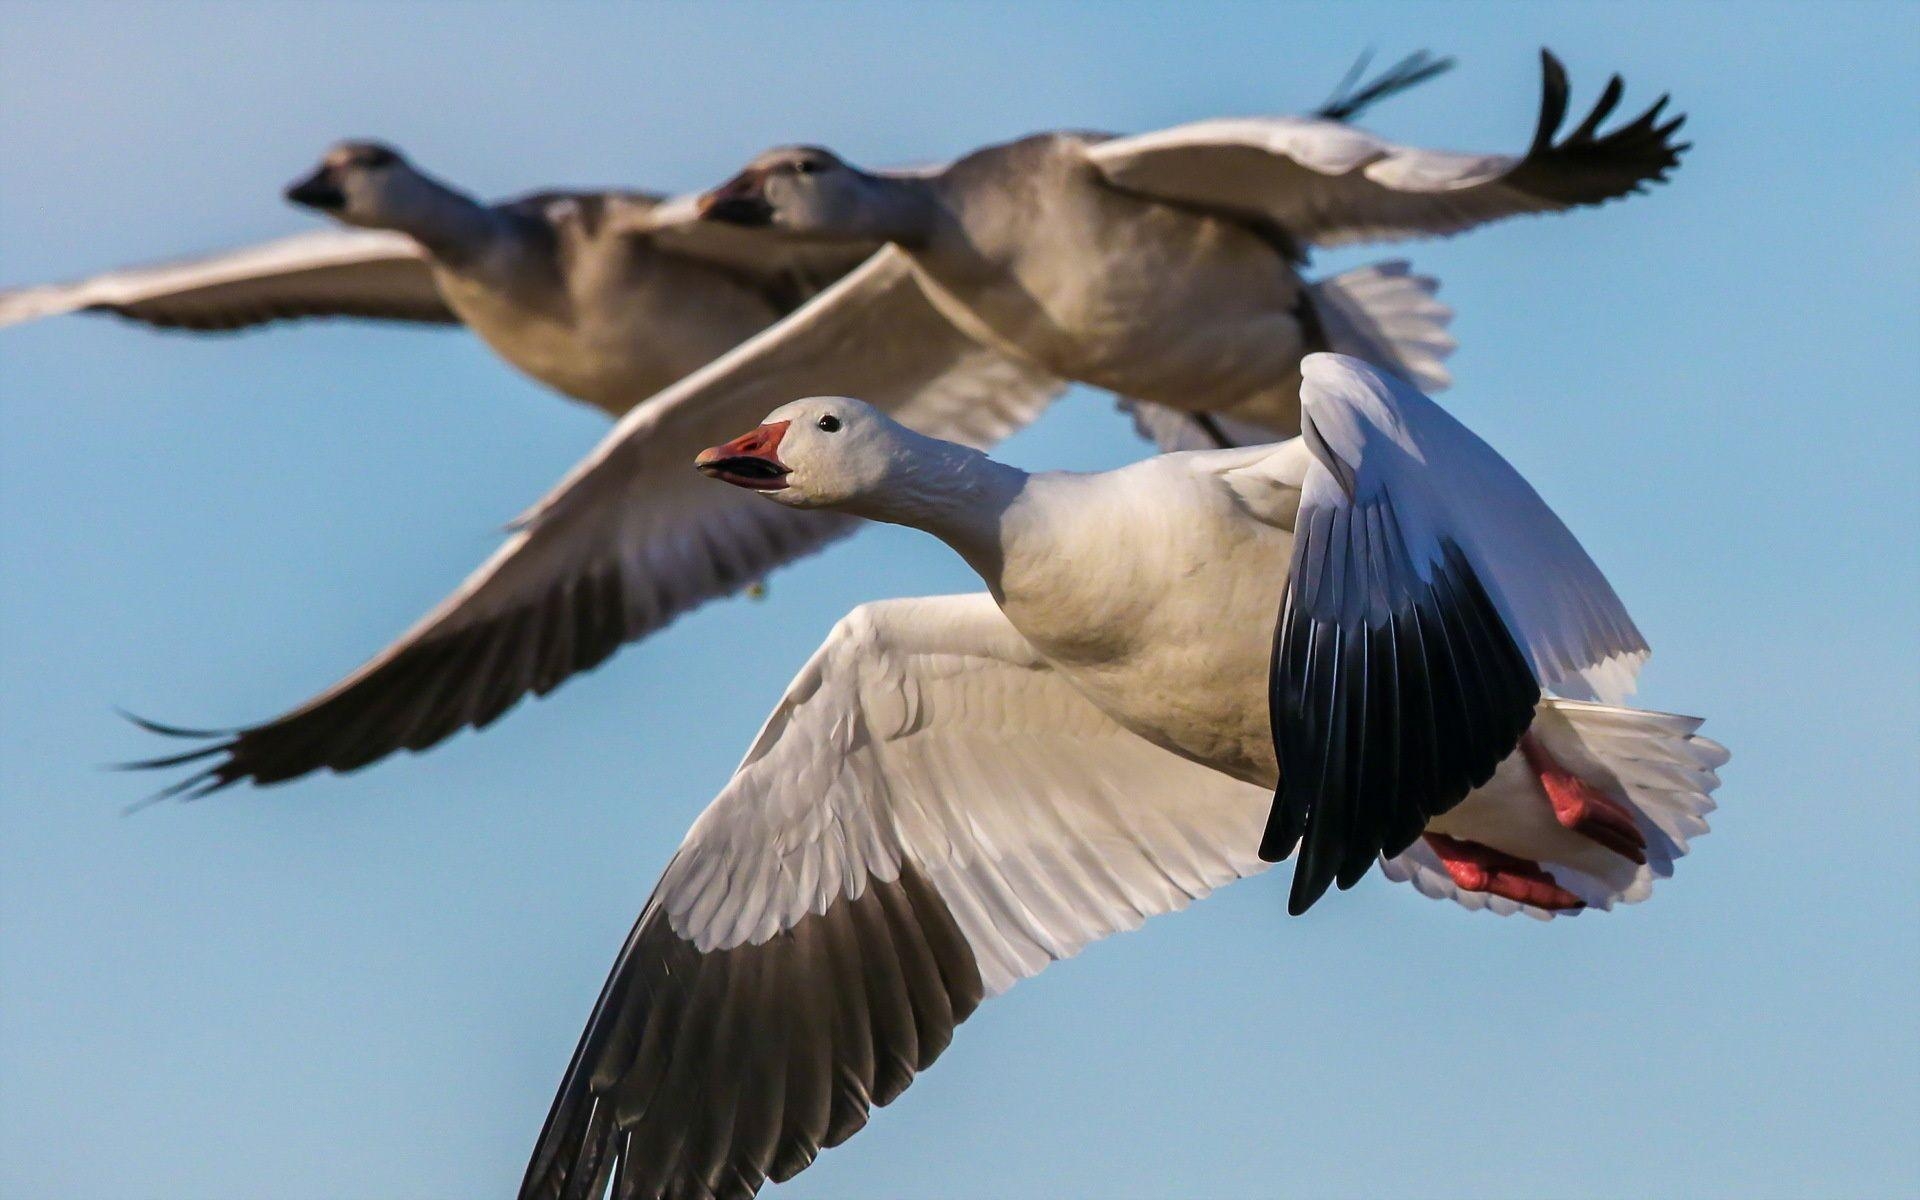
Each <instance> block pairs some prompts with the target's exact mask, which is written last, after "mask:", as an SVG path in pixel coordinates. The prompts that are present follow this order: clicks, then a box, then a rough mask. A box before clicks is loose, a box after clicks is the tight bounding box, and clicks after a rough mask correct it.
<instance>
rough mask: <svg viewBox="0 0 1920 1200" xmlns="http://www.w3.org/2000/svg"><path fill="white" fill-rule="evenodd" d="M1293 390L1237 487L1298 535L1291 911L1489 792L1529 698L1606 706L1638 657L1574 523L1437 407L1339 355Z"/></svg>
mask: <svg viewBox="0 0 1920 1200" xmlns="http://www.w3.org/2000/svg"><path fill="white" fill-rule="evenodd" d="M1303 378H1304V383H1303V384H1302V387H1301V408H1302V424H1303V433H1302V436H1301V437H1300V438H1299V439H1297V440H1296V441H1293V442H1289V443H1285V444H1284V445H1282V446H1281V447H1278V448H1276V450H1275V451H1274V453H1273V454H1271V455H1269V456H1268V457H1267V458H1266V459H1265V460H1263V461H1261V462H1258V463H1255V464H1252V465H1250V466H1248V467H1245V468H1242V470H1243V471H1244V472H1245V473H1246V474H1247V475H1248V476H1249V477H1250V478H1249V479H1248V480H1247V481H1242V482H1241V483H1240V485H1239V486H1240V490H1241V491H1242V493H1243V494H1244V495H1248V496H1250V497H1253V498H1255V502H1256V503H1264V504H1265V505H1266V506H1267V507H1268V509H1269V510H1270V514H1271V516H1272V518H1273V519H1275V520H1276V521H1278V522H1280V523H1283V524H1286V525H1289V526H1290V527H1291V528H1292V529H1293V532H1294V544H1293V563H1292V569H1291V573H1290V575H1289V578H1288V581H1287V589H1286V596H1285V600H1284V603H1283V604H1282V606H1281V611H1280V617H1279V621H1278V625H1277V628H1276V630H1275V633H1274V640H1273V659H1272V664H1271V673H1270V677H1269V678H1270V688H1271V695H1270V698H1269V705H1270V712H1271V719H1272V721H1273V735H1274V745H1275V748H1276V751H1277V753H1278V756H1279V761H1280V786H1279V789H1278V791H1277V793H1276V795H1275V797H1274V805H1273V811H1272V814H1271V817H1270V820H1269V822H1268V825H1267V831H1266V835H1265V838H1264V839H1263V841H1262V844H1261V854H1262V855H1263V856H1264V857H1266V858H1268V859H1279V858H1283V857H1285V856H1286V855H1287V854H1289V853H1291V852H1292V851H1293V849H1294V847H1295V845H1296V843H1298V844H1299V845H1300V862H1299V865H1298V867H1297V869H1296V870H1295V873H1294V885H1293V895H1292V898H1291V901H1290V908H1291V909H1292V911H1294V912H1302V911H1305V909H1306V908H1307V907H1308V906H1310V905H1311V904H1312V903H1313V902H1314V900H1316V899H1318V897H1319V896H1320V895H1321V894H1322V893H1324V892H1325V890H1326V888H1327V886H1328V885H1329V884H1330V883H1333V882H1338V883H1339V885H1340V886H1341V887H1343V888H1344V887H1351V886H1352V885H1353V884H1354V883H1355V882H1357V881H1358V880H1359V878H1360V877H1361V876H1362V875H1364V874H1365V873H1366V870H1367V866H1368V865H1369V864H1370V863H1371V862H1372V861H1373V859H1374V857H1375V855H1377V854H1382V853H1384V854H1385V855H1387V856H1388V857H1392V856H1394V855H1396V854H1399V853H1400V852H1401V851H1402V850H1404V849H1406V847H1407V846H1408V845H1409V844H1411V843H1412V841H1413V839H1414V838H1416V837H1417V836H1419V833H1420V831H1421V829H1422V828H1423V827H1424V826H1425V825H1426V823H1427V821H1428V820H1429V819H1430V818H1432V817H1434V816H1437V815H1438V814H1440V813H1442V812H1445V811H1447V810H1448V809H1449V808H1451V807H1453V805H1455V804H1457V803H1459V801H1460V800H1461V799H1462V798H1463V797H1465V795H1466V794H1467V792H1468V791H1469V790H1471V789H1472V788H1475V787H1478V786H1480V785H1481V784H1483V783H1485V782H1486V781H1487V779H1488V778H1489V777H1490V776H1491V775H1492V773H1493V771H1494V768H1495V767H1497V766H1498V765H1499V763H1500V762H1501V760H1503V759H1505V758H1506V757H1507V756H1508V755H1509V754H1510V753H1511V752H1512V751H1513V748H1514V747H1515V745H1517V744H1518V742H1519V739H1520V735H1521V734H1522V733H1524V732H1526V729H1527V726H1528V723H1529V722H1530V721H1531V720H1532V716H1533V711H1534V707H1535V705H1536V704H1537V703H1538V702H1539V699H1540V695H1541V689H1542V688H1543V687H1549V688H1553V689H1555V690H1557V691H1559V692H1561V693H1563V694H1571V695H1573V696H1575V697H1576V698H1590V697H1597V698H1602V699H1605V700H1607V701H1608V702H1614V701H1617V700H1618V699H1619V698H1620V697H1622V696H1623V695H1624V694H1626V693H1627V692H1629V691H1631V690H1632V683H1633V676H1634V673H1635V672H1636V671H1637V670H1638V668H1639V665H1640V663H1641V662H1642V661H1643V660H1644V659H1645V657H1646V654H1647V646H1646V642H1645V640H1644V639H1642V638H1641V636H1640V633H1639V631H1638V630H1637V629H1636V628H1635V627H1634V624H1633V621H1632V619H1631V618H1630V617H1628V615H1627V612H1626V609H1625V607H1624V606H1623V605H1622V604H1621V603H1620V599H1619V597H1618V596H1616V595H1615V594H1614V591H1613V588H1612V587H1611V585H1609V584H1608V583H1607V581H1606V578H1605V576H1603V575H1602V574H1601V573H1600V569H1599V568H1598V567H1597V566H1595V565H1594V563H1593V560H1592V559H1590V558H1589V557H1587V554H1586V551H1585V550H1584V549H1582V548H1581V546H1580V544H1579V542H1577V541H1576V540H1574V537H1573V535H1572V534H1571V533H1570V532H1568V530H1567V528H1566V526H1565V525H1563V524H1562V523H1561V522H1560V519H1559V518H1558V517H1556V516H1555V515H1554V514H1553V512H1552V510H1551V509H1549V508H1548V507H1547V505H1546V503H1545V501H1543V500H1541V498H1540V496H1539V494H1538V493H1536V492H1535V491H1534V490H1533V488H1532V487H1531V486H1529V485H1528V484H1527V482H1526V481H1525V480H1524V479H1522V478H1521V477H1520V475H1519V473H1518V472H1516V471H1515V470H1514V469H1513V468H1512V467H1511V466H1509V465H1508V464H1507V462H1506V460H1505V459H1503V458H1501V457H1500V456H1499V454H1497V453H1495V452H1494V450H1493V449H1492V448H1491V447H1489V446H1488V445H1487V444H1486V443H1485V442H1483V441H1481V440H1480V439H1479V438H1478V437H1475V436H1474V435H1473V433H1471V432H1470V431H1469V430H1468V429H1467V428H1466V427H1465V426H1463V425H1461V424H1460V423H1459V422H1458V421H1456V420H1454V419H1453V418H1452V417H1451V416H1449V415H1448V414H1447V413H1446V411H1445V410H1444V409H1442V408H1440V407H1439V406H1438V405H1436V404H1434V403H1433V401H1431V400H1429V399H1427V398H1426V397H1425V396H1422V395H1420V393H1418V392H1417V391H1415V390H1414V389H1413V388H1412V387H1411V386H1410V385H1408V384H1406V383H1404V382H1402V381H1401V380H1399V379H1397V378H1396V377H1394V376H1392V375H1389V374H1387V373H1385V372H1381V371H1377V370H1375V369H1374V368H1372V367H1369V366H1367V365H1366V364H1364V363H1362V362H1360V361H1359V360H1357V359H1351V358H1346V357H1344V356H1341V355H1334V354H1315V355H1310V356H1308V358H1307V359H1306V360H1305V362H1304V364H1303ZM1254 481H1258V482H1262V483H1269V484H1272V483H1279V484H1286V483H1292V484H1293V485H1295V486H1297V487H1298V492H1297V493H1294V494H1292V495H1291V496H1289V494H1288V493H1287V492H1286V490H1285V488H1284V487H1277V488H1274V489H1272V490H1271V491H1268V492H1261V491H1260V490H1259V489H1258V488H1255V487H1250V486H1247V485H1248V483H1251V482H1254ZM1261 496H1267V497H1270V498H1269V499H1266V500H1260V499H1259V497H1261ZM1294 501H1297V504H1298V508H1297V511H1286V506H1287V505H1288V504H1290V503H1292V502H1294Z"/></svg>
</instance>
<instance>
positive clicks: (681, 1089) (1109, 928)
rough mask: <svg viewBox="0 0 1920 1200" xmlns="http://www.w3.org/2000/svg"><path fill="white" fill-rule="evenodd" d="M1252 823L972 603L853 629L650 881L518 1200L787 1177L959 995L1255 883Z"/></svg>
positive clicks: (1237, 798)
mask: <svg viewBox="0 0 1920 1200" xmlns="http://www.w3.org/2000/svg"><path fill="white" fill-rule="evenodd" d="M1266 802H1267V796H1266V793H1265V790H1264V789H1261V788H1257V787H1253V786H1251V785H1248V784H1245V783H1241V782H1239V781H1237V780H1234V779H1231V778H1229V777H1227V776H1225V775H1221V774H1218V773H1217V772H1214V771H1211V770H1209V769H1207V768H1205V767H1201V766H1198V765H1196V764H1193V763H1191V762H1188V761H1186V760H1185V759H1182V758H1179V757H1177V756H1175V755H1173V754H1171V753H1169V752H1167V751H1165V750H1162V749H1159V748H1158V747H1156V746H1153V745H1151V744H1150V743H1148V742H1147V741H1145V740H1144V739H1142V738H1139V737H1137V736H1135V735H1134V734H1132V733H1129V732H1127V731H1126V730H1124V729H1122V728H1121V727H1120V726H1118V725H1117V724H1115V723H1114V722H1113V721H1112V720H1111V719H1110V718H1108V717H1107V716H1106V715H1105V714H1103V713H1101V712H1100V711H1099V710H1098V709H1096V708H1095V707H1093V705H1092V704H1090V703H1089V702H1088V701H1087V700H1085V699H1084V698H1082V697H1081V696H1080V694H1079V693H1078V692H1076V691H1075V690H1074V689H1073V688H1072V687H1071V686H1070V685H1069V684H1068V683H1067V682H1066V681H1065V680H1064V679H1062V678H1061V677H1060V676H1059V675H1058V674H1056V673H1055V672H1054V671H1053V670H1052V669H1051V668H1050V667H1048V666H1047V665H1046V664H1045V663H1044V662H1042V661H1041V660H1040V659H1039V658H1038V657H1037V656H1036V655H1035V654H1034V652H1033V650H1032V649H1031V647H1030V646H1029V645H1028V643H1027V642H1026V641H1025V639H1023V638H1022V637H1020V635H1019V634H1018V633H1017V632H1016V631H1015V630H1014V629H1013V627H1012V626H1011V625H1010V624H1009V623H1008V622H1007V620H1006V618H1005V617H1004V616H1003V615H1002V614H1001V613H1000V611H999V609H998V608H997V607H996V606H995V605H994V603H993V601H992V600H991V599H990V598H989V597H987V596H986V595H984V594H981V595H970V596H949V597H937V598H931V599H921V600H893V601H886V602H882V603H878V604H869V605H864V606H862V607H861V608H859V609H856V610H855V611H854V612H853V613H852V614H850V615H849V616H848V617H847V618H846V619H844V620H843V621H841V622H840V624H839V625H838V626H837V627H836V628H835V629H834V631H833V633H832V634H831V635H830V636H829V637H828V638H827V640H826V643H825V644H824V645H823V646H822V647H821V648H820V650H819V651H818V652H817V653H815V655H814V656H813V659H812V660H811V661H810V662H808V663H807V665H806V667H805V668H804V669H803V670H802V671H801V672H800V674H799V676H798V677H797V678H796V679H795V680H794V681H793V683H792V685H791V686H790V687H789V688H788V689H787V692H786V695H785V696H784V697H782V699H781V701H780V703H779V706H778V707H777V708H776V709H775V710H774V712H773V715H772V716H771V717H769V718H768V720H767V723H766V725H765V727H764V728H763V729H762V730H761V732H760V735H759V737H758V738H756V739H755V741H754V743H753V746H752V748H751V749H750V750H749V751H748V752H747V755H746V758H745V760H744V761H743V762H742V763H741V765H740V767H739V769H738V770H737V771H736V772H735V774H734V776H733V778H732V780H731V781H730V782H729V783H728V784H727V785H726V788H725V789H724V790H723V791H722V792H721V793H720V796H719V797H718V798H717V799H716V800H715V801H714V802H713V804H712V805H711V806H710V807H709V808H708V809H707V810H706V812H705V813H703V814H702V815H701V816H700V818H699V819H698V820H697V821H696V822H695V823H694V826H693V829H692V831H691V832H690V833H689V834H688V835H687V838H686V841H685V842H684V843H682V845H681V847H680V849H679V851H678V852H677V853H676V854H675V855H674V857H673V860H672V862H671V863H670V864H669V865H668V867H667V869H666V874H665V876H664V877H663V878H662V879H661V881H660V883H659V886H658V888H657V889H656V891H655V893H654V895H653V898H652V899H651V900H650V901H649V902H648V903H647V906H646V909H645V911H643V912H642V913H641V915H640V919H639V922H638V923H637V924H636V925H635V926H634V929H633V932H632V933H631V934H630V935H629V937H628V939H627V943H626V946H625V947H624V948H623V949H622V951H621V952H620V956H619V958H618V960H617V961H616V963H615V965H614V968H613V972H612V975H611V977H610V978H609V979H608V980H607V984H606V987H605V990H604V991H603V992H602V993H601V995H600V999H599V1001H598V1003H596V1004H595V1005H594V1010H593V1015H592V1017H591V1018H590V1020H589V1021H588V1024H587V1029H586V1033H585V1035H584V1036H583V1037H582V1038H581V1040H580V1044H579V1048H578V1049H577V1050H576V1051H575V1053H574V1057H573V1061H572V1063H571V1065H570V1066H569V1067H568V1068H567V1072H566V1075H565V1078H564V1080H563V1082H562V1083H561V1085H560V1090H559V1094H558V1095H557V1097H556V1098H555V1100H554V1103H553V1109H552V1112H551V1114H550V1115H549V1116H548V1118H547V1122H546V1127H545V1128H544V1129H543V1130H542V1131H541V1134H540V1139H539V1142H538V1144H537V1146H536V1148H535V1150H534V1153H533V1156H532V1161H531V1163H530V1164H529V1166H528V1169H527V1174H526V1180H525V1182H524V1183H523V1184H522V1186H521V1191H520V1195H521V1197H522V1200H535V1198H539V1200H563V1198H564V1200H582V1198H586V1197H594V1198H598V1197H600V1196H602V1195H608V1194H610V1195H612V1196H614V1197H620V1198H633V1197H662V1196H682V1195H701V1196H717V1197H730V1198H738V1197H746V1196H751V1195H752V1194H753V1193H754V1192H755V1191H756V1190H757V1189H758V1188H759V1186H760V1185H761V1183H762V1182H763V1181H764V1180H766V1179H774V1180H781V1179H786V1178H788V1177H789V1176H791V1175H793V1174H794V1173H796V1172H798V1171H799V1170H801V1169H802V1168H804V1167H806V1166H807V1165H808V1164H809V1163H810V1162H812V1161H813V1158H814V1156H815V1155H816V1154H818V1153H819V1151H820V1150H821V1149H822V1148H824V1147H828V1146H834V1145H838V1144H839V1143H840V1142H842V1141H844V1140H846V1139H847V1138H848V1137H850V1136H851V1135H852V1134H853V1133H855V1132H856V1131H858V1130H859V1129H860V1128H861V1126H862V1125H864V1124H865V1123H866V1120H867V1116H868V1113H869V1110H870V1109H871V1108H872V1107H874V1106H877V1105H882V1104H886V1103H888V1102H890V1101H892V1100H893V1099H894V1098H895V1097H896V1096H898V1095H899V1094H900V1092H901V1091H902V1090H903V1089H905V1088H906V1086H907V1085H908V1084H909V1083H910V1082H911V1081H912V1079H913V1077H914V1074H915V1073H916V1072H918V1071H921V1070H924V1069H926V1068H927V1067H928V1066H929V1065H931V1064H932V1062H933V1060H934V1059H935V1058H936V1057H937V1056H938V1055H939V1054H940V1053H941V1051H943V1050H944V1049H945V1048H946V1046H947V1044H948V1042H949V1040H950V1038H951V1037H952V1035H953V1030H954V1027H955V1026H956V1025H958V1024H959V1023H960V1022H961V1021H963V1020H965V1019H966V1017H967V1015H968V1014H969V1013H971V1012H972V1011H973V1009H974V1007H975V1006H976V1005H977V1004H979V1003H980V1001H981V1000H982V999H984V998H986V997H990V996H993V995H995V994H997V993H999V992H1001V991H1004V990H1005V989H1006V988H1008V987H1010V986H1012V984H1013V983H1014V982H1015V981H1017V980H1020V979H1023V978H1025V977H1027V976H1030V975H1033V974H1035V973H1036V972H1038V971H1040V970H1041V969H1042V968H1043V967H1045V966H1046V965H1047V964H1048V963H1050V962H1053V961H1054V960H1056V959H1061V958H1065V957H1067V956H1069V955H1071V954H1074V953H1075V952H1077V951H1078V950H1080V949H1081V948H1082V947H1083V946H1085V945H1086V944H1087V943H1089V942H1091V941H1094V940H1095V939H1097V938H1101V937H1104V936H1106V935H1108V934H1111V933H1115V932H1117V931H1120V930H1126V929H1132V928H1134V927H1136V926H1138V925H1139V924H1140V923H1141V922H1142V921H1143V920H1145V919H1146V918H1147V917H1149V916H1152V915H1154V914H1156V913H1162V912H1167V911H1169V910H1172V909H1177V908H1181V907H1184V906H1185V905H1186V904H1187V903H1188V902H1189V901H1191V900H1193V899H1195V898H1197V897H1200V896H1204V895H1206V894H1207V893H1208V892H1210V891H1211V890H1213V889H1214V888H1217V887H1219V886H1221V885H1222V884H1225V883H1228V882H1230V881H1232V880H1234V879H1237V878H1239V877H1241V876H1244V875H1247V874H1250V873H1252V872H1254V871H1258V870H1260V869H1261V868H1262V867H1263V866H1264V865H1265V864H1263V863H1262V862H1261V861H1260V860H1259V858H1258V857H1257V856H1256V855H1255V854H1254V847H1255V846H1256V844H1257V843H1258V841H1259V834H1260V822H1261V819H1262V817H1263V814H1264V812H1265V809H1266ZM609 1182H611V1184H612V1190H611V1192H610V1193H609V1192H608V1191H607V1186H608V1183H609Z"/></svg>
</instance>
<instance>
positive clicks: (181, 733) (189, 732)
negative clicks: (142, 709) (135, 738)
mask: <svg viewBox="0 0 1920 1200" xmlns="http://www.w3.org/2000/svg"><path fill="white" fill-rule="evenodd" d="M113 711H114V712H115V713H116V714H117V715H118V716H119V717H120V719H121V720H123V721H128V722H131V723H132V724H135V725H138V726H139V727H140V728H142V729H144V730H146V731H147V732H148V733H157V734H159V735H160V736H161V737H171V738H193V739H194V740H196V741H203V740H205V739H207V738H227V737H232V736H233V735H235V734H237V733H239V732H240V731H239V730H238V729H187V728H185V727H184V726H180V725H166V724H163V723H161V722H159V721H154V720H150V719H148V718H146V717H143V716H141V715H140V714H139V713H136V712H129V711H128V710H126V709H124V708H121V707H120V706H119V705H117V704H116V705H114V706H113Z"/></svg>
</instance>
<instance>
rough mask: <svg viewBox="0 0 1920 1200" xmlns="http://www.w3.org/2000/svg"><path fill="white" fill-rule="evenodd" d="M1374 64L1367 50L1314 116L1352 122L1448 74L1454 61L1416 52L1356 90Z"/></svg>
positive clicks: (1371, 53)
mask: <svg viewBox="0 0 1920 1200" xmlns="http://www.w3.org/2000/svg"><path fill="white" fill-rule="evenodd" d="M1372 61H1373V51H1372V50H1367V51H1364V52H1363V53H1362V54H1361V55H1360V57H1359V58H1358V59H1356V60H1355V61H1354V64H1353V65H1352V66H1351V67H1349V68H1347V73H1346V74H1345V75H1344V76H1342V77H1341V80H1340V83H1339V84H1338V85H1337V86H1336V87H1335V88H1334V89H1333V94H1332V95H1330V96H1328V97H1327V101H1326V103H1324V104H1322V105H1321V106H1320V107H1319V108H1317V109H1315V110H1314V113H1313V115H1314V116H1316V117H1320V118H1322V119H1324V120H1328V121H1350V120H1352V119H1353V118H1354V117H1357V116H1359V115H1360V114H1361V113H1362V112H1364V111H1366V110H1367V109H1369V108H1371V107H1373V106H1374V105H1375V104H1378V103H1379V102H1380V101H1382V100H1385V99H1386V98H1388V97H1389V96H1394V95H1398V94H1399V93H1401V92H1404V91H1406V90H1407V89H1408V88H1412V87H1417V86H1419V85H1420V84H1423V83H1425V82H1426V81H1427V80H1429V79H1433V78H1435V77H1436V76H1439V75H1444V74H1446V73H1447V72H1448V71H1451V70H1452V69H1453V65H1454V63H1453V59H1451V58H1448V57H1444V56H1441V57H1435V56H1434V55H1433V54H1432V53H1431V52H1429V51H1426V50H1416V51H1414V52H1413V53H1412V54H1409V55H1407V56H1406V57H1405V58H1403V59H1401V60H1400V61H1399V62H1397V63H1395V64H1394V65H1393V66H1391V67H1388V68H1387V69H1386V70H1385V71H1382V72H1381V73H1380V74H1379V76H1377V77H1376V78H1375V79H1373V81H1372V82H1370V83H1367V84H1364V85H1362V86H1360V87H1358V88H1355V87H1354V84H1355V83H1357V82H1358V81H1359V79H1360V77H1361V75H1362V74H1364V73H1365V71H1366V69H1367V65H1368V64H1369V63H1371V62H1372Z"/></svg>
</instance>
